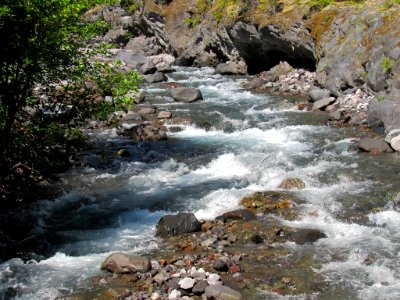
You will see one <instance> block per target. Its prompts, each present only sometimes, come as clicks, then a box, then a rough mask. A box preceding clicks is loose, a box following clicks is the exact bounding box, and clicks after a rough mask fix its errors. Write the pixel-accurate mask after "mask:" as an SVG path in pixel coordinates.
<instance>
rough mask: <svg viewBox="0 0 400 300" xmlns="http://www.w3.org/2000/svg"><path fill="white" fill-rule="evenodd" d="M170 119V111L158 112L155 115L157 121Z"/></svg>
mask: <svg viewBox="0 0 400 300" xmlns="http://www.w3.org/2000/svg"><path fill="white" fill-rule="evenodd" d="M171 117H172V113H171V112H170V111H160V112H159V113H158V115H157V119H169V118H171Z"/></svg>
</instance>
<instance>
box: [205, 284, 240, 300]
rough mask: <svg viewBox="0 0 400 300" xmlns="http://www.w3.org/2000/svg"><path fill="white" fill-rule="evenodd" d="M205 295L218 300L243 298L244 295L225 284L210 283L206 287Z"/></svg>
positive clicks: (238, 299)
mask: <svg viewBox="0 0 400 300" xmlns="http://www.w3.org/2000/svg"><path fill="white" fill-rule="evenodd" d="M205 295H206V297H207V299H216V300H242V299H243V296H242V294H241V293H239V292H238V291H235V290H234V289H231V288H230V287H227V286H225V285H210V286H208V287H206V292H205Z"/></svg>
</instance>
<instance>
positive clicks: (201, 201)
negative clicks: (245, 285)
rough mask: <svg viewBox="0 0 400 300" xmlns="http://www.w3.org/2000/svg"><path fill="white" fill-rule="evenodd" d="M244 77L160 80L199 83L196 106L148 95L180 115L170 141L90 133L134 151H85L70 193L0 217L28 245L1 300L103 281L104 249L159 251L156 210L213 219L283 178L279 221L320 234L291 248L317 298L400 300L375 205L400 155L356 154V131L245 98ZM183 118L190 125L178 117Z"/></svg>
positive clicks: (397, 266) (12, 263)
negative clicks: (290, 204) (288, 206)
mask: <svg viewBox="0 0 400 300" xmlns="http://www.w3.org/2000/svg"><path fill="white" fill-rule="evenodd" d="M242 79H243V78H239V77H227V76H221V75H215V74H214V71H213V69H211V68H202V69H194V68H178V69H177V72H175V73H173V74H170V75H169V81H178V82H181V83H184V84H185V85H188V86H193V87H196V88H199V89H200V90H201V91H202V93H203V97H204V100H203V101H199V102H195V103H190V104H183V103H176V102H174V101H173V100H172V99H171V98H170V97H169V95H168V91H167V90H166V89H163V88H160V87H159V86H157V85H151V86H148V87H146V90H147V92H148V93H150V95H151V96H150V100H151V102H152V103H153V104H155V105H156V106H157V107H158V108H159V110H164V109H165V110H170V111H172V113H173V115H175V116H181V120H182V122H181V124H179V126H180V127H181V128H182V129H183V130H181V131H176V130H173V129H174V127H176V125H168V127H169V128H170V129H171V130H170V132H168V140H167V141H162V142H157V143H139V144H133V143H129V142H128V141H127V140H126V139H123V138H121V137H119V136H117V135H116V134H115V132H114V131H112V130H108V131H103V132H97V133H92V138H93V139H95V140H97V142H98V144H99V145H100V146H102V147H104V149H107V150H108V151H111V152H113V153H115V152H116V151H117V150H118V148H119V147H121V146H126V147H127V148H128V150H129V151H130V152H131V153H132V156H131V157H130V158H116V157H115V156H114V157H112V156H107V154H104V153H103V152H92V154H91V155H90V156H88V160H90V161H91V163H92V165H93V166H94V167H93V168H86V169H74V170H71V171H70V172H68V173H67V174H64V175H63V180H64V181H65V183H66V184H67V185H69V186H72V187H74V188H73V189H72V190H71V191H69V192H68V193H66V194H65V195H64V196H63V197H61V198H59V199H56V200H55V201H40V202H37V203H34V204H32V205H29V206H28V207H25V208H24V209H23V210H21V211H19V212H17V213H15V214H14V215H13V216H10V215H7V213H4V212H3V213H2V214H1V220H2V224H4V223H5V221H4V220H9V223H8V224H9V226H16V227H18V226H21V227H24V228H25V230H27V231H29V232H30V236H31V237H30V239H32V240H35V239H36V240H37V243H36V244H35V243H33V244H34V245H36V246H35V247H32V249H30V254H29V255H26V254H21V253H17V252H18V251H17V250H16V253H15V258H13V259H10V260H6V261H3V263H2V264H0V299H14V298H15V299H54V298H56V297H57V296H61V295H64V294H68V293H70V292H71V291H72V290H74V289H76V288H77V287H79V286H80V285H84V284H85V282H86V280H87V279H88V278H90V277H91V276H96V275H98V274H101V271H100V270H99V268H100V264H101V262H102V261H103V260H104V258H105V257H106V256H107V255H108V254H110V253H112V252H115V251H124V252H127V253H142V254H143V253H144V254H145V253H146V252H148V251H149V250H151V249H154V248H156V247H157V243H156V239H155V238H154V228H155V224H156V223H157V221H158V220H159V218H160V217H161V216H163V215H164V214H166V213H176V212H178V211H189V212H194V213H195V214H196V216H197V217H198V218H199V219H212V218H214V217H216V216H218V215H220V214H221V213H223V212H226V211H229V210H233V209H235V208H238V207H239V201H240V199H241V198H242V197H243V196H246V195H250V194H252V193H254V192H256V191H265V190H279V189H277V186H278V185H279V183H280V182H281V181H282V180H283V179H285V178H287V177H298V178H301V179H302V180H303V181H304V183H305V185H306V188H305V189H303V190H300V191H296V192H295V193H296V194H297V196H298V198H299V199H301V200H302V202H301V204H300V206H301V207H300V208H301V216H302V217H301V219H300V220H296V221H286V220H280V222H282V224H284V225H288V226H291V227H298V228H314V229H319V230H321V231H323V232H324V233H325V234H326V235H327V238H323V239H320V240H318V241H317V242H315V243H313V244H312V245H304V246H299V245H297V246H296V247H297V250H296V251H302V248H303V247H306V248H307V249H309V250H310V249H311V251H312V253H314V256H313V259H315V260H318V261H319V263H320V266H321V267H320V268H318V269H316V270H314V271H315V272H317V273H319V274H321V275H322V276H323V278H324V280H325V281H326V282H327V283H328V285H329V288H328V291H327V292H326V293H325V294H321V295H320V296H318V295H317V296H315V298H316V299H318V298H321V299H399V298H400V242H399V241H400V230H399V228H400V213H399V212H396V211H394V210H389V209H381V210H379V209H377V208H382V207H384V206H385V204H386V203H387V202H388V200H389V198H390V192H393V191H400V182H399V180H398V178H399V174H400V159H399V156H398V155H397V154H384V155H380V156H375V155H369V154H365V153H357V152H356V151H354V150H353V149H354V147H353V145H354V141H355V137H356V135H357V132H356V131H355V129H352V128H331V127H329V126H325V125H323V124H324V120H325V117H324V116H323V115H319V114H316V113H310V112H302V111H299V110H297V105H296V102H297V101H298V100H299V99H297V100H296V99H290V98H284V97H278V96H267V95H262V94H254V93H251V92H249V91H246V90H244V89H242V88H241V85H240V82H241V80H242ZM189 117H190V118H191V119H192V120H193V122H191V123H189V122H185V120H187V119H188V118H189ZM18 218H20V219H18ZM17 220H20V222H21V223H20V224H15V222H17ZM11 222H13V223H11ZM2 226H4V225H2ZM27 228H28V229H27ZM21 230H22V229H21ZM287 247H294V246H293V245H292V244H291V243H289V242H288V243H287ZM27 257H28V258H27ZM367 259H369V261H370V262H369V263H367V264H366V263H365V261H366V260H367ZM260 293H261V294H262V291H260ZM279 297H280V298H282V296H279ZM279 297H278V296H277V295H275V296H274V295H265V298H266V299H267V298H268V299H274V298H279ZM306 297H307V295H305V296H304V297H302V296H301V297H299V298H306Z"/></svg>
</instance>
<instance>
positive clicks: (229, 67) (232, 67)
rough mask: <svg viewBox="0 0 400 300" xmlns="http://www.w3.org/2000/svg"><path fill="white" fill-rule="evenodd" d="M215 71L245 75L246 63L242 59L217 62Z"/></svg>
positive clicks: (224, 73)
mask: <svg viewBox="0 0 400 300" xmlns="http://www.w3.org/2000/svg"><path fill="white" fill-rule="evenodd" d="M215 73H217V74H222V75H246V74H247V66H246V63H245V62H243V61H239V62H235V61H230V62H227V63H222V64H219V65H218V66H217V67H216V68H215Z"/></svg>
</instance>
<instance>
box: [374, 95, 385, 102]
mask: <svg viewBox="0 0 400 300" xmlns="http://www.w3.org/2000/svg"><path fill="white" fill-rule="evenodd" d="M376 100H378V101H383V100H385V96H383V95H379V96H377V97H376Z"/></svg>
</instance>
